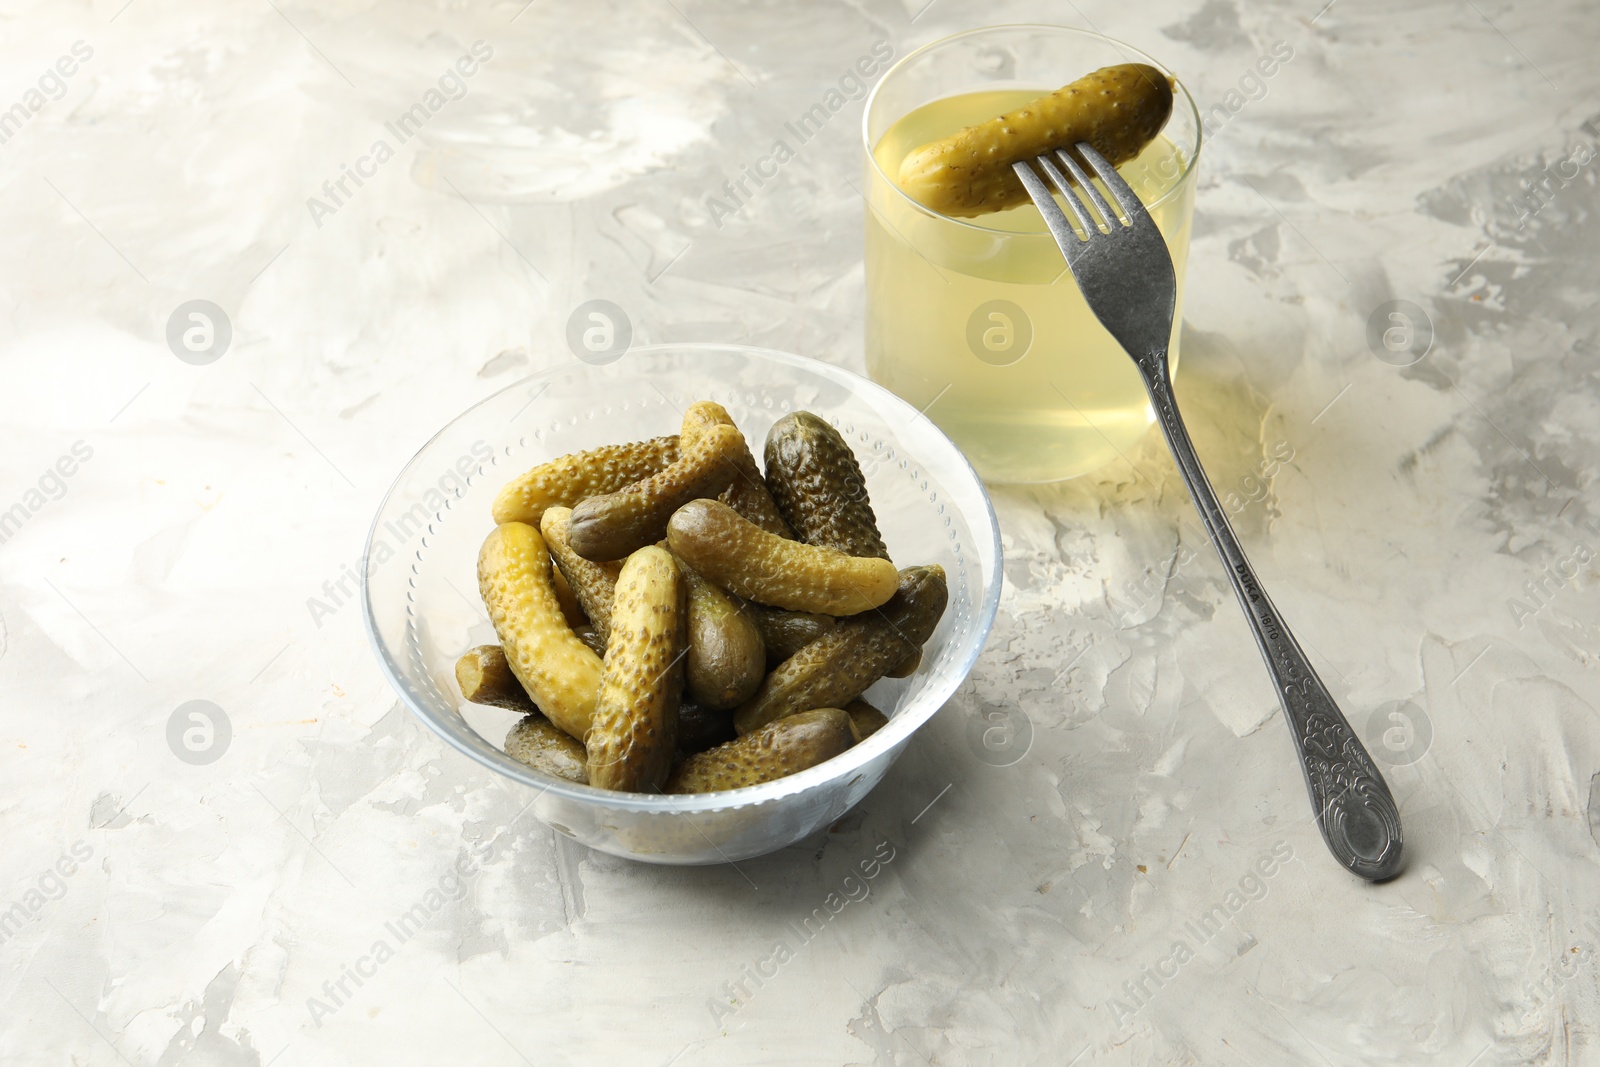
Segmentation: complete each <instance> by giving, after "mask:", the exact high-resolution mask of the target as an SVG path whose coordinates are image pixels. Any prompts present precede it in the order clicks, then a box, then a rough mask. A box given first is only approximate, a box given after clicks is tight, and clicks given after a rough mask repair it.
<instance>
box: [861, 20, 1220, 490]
mask: <svg viewBox="0 0 1600 1067" xmlns="http://www.w3.org/2000/svg"><path fill="white" fill-rule="evenodd" d="M1121 63H1148V64H1150V65H1151V66H1153V67H1155V68H1157V69H1158V70H1161V71H1163V72H1167V68H1166V67H1164V66H1162V64H1160V63H1159V62H1157V61H1156V60H1155V59H1153V58H1151V57H1150V56H1147V55H1145V54H1144V53H1143V52H1141V51H1139V50H1138V49H1136V48H1133V47H1130V46H1129V45H1126V44H1123V43H1121V42H1120V41H1116V40H1113V39H1111V38H1110V37H1104V36H1101V35H1100V34H1097V33H1089V32H1087V31H1084V30H1075V29H1069V28H1067V27H1062V26H992V27H987V28H984V29H977V30H970V31H968V32H966V33H960V34H956V35H955V36H953V37H946V38H944V39H943V40H940V41H935V42H934V43H932V44H930V45H926V46H925V47H923V48H920V49H918V50H917V51H915V52H912V53H911V54H910V55H908V56H906V57H905V58H904V59H902V60H900V62H898V63H896V64H895V65H894V66H893V67H891V68H890V69H889V70H888V71H887V72H886V73H885V74H884V76H883V78H882V80H881V81H879V83H878V85H877V87H876V88H875V89H874V90H873V91H872V95H871V96H870V97H869V98H868V99H867V104H866V113H865V116H864V118H863V121H862V137H863V148H864V151H865V155H866V182H867V186H866V200H867V210H866V213H865V214H866V286H867V308H866V325H867V330H866V358H867V373H868V374H869V375H871V377H872V378H873V379H874V380H876V381H877V382H879V383H881V384H882V385H884V386H886V387H888V388H889V389H890V390H891V391H893V392H895V393H897V394H899V395H900V396H901V397H904V398H905V399H906V400H908V401H910V402H911V403H912V404H913V405H914V406H916V407H917V408H919V409H923V410H924V413H925V414H926V415H927V416H928V418H930V419H932V420H933V421H934V422H935V423H936V424H937V425H938V426H939V427H940V428H941V429H943V430H944V431H945V433H947V434H949V435H950V437H951V439H953V440H954V441H955V442H956V444H957V445H959V446H960V447H961V449H962V450H963V451H964V452H966V454H967V456H968V458H969V459H971V460H972V463H973V466H974V467H976V468H977V470H978V473H979V474H981V475H982V476H983V478H984V479H985V480H986V481H989V482H995V483H1030V482H1054V481H1060V480H1062V479H1065V478H1072V477H1076V476H1077V475H1080V474H1084V473H1086V472H1088V471H1092V470H1094V469H1095V468H1097V467H1100V466H1102V465H1103V464H1105V463H1108V462H1110V461H1112V460H1115V459H1117V458H1118V457H1119V456H1126V455H1127V453H1128V450H1129V449H1130V447H1131V446H1133V445H1134V444H1135V442H1137V440H1138V439H1139V437H1140V436H1142V435H1143V434H1144V432H1145V431H1146V430H1147V429H1148V428H1149V427H1150V424H1151V423H1152V422H1154V421H1155V415H1154V413H1153V412H1152V411H1151V408H1150V403H1149V399H1148V398H1147V397H1146V395H1145V391H1144V386H1143V384H1142V383H1141V382H1140V380H1139V375H1138V372H1137V371H1136V370H1135V368H1134V365H1133V361H1132V360H1131V359H1129V358H1128V356H1127V354H1126V353H1124V352H1123V350H1122V348H1121V346H1119V345H1118V344H1117V343H1116V342H1115V341H1114V340H1112V339H1111V336H1110V335H1109V334H1108V333H1106V331H1105V328H1104V327H1102V326H1101V325H1100V323H1099V321H1098V320H1097V319H1096V318H1095V317H1094V313H1093V312H1091V311H1090V310H1089V308H1088V306H1087V305H1086V304H1085V303H1084V300H1083V296H1082V294H1081V293H1080V292H1079V291H1078V286H1077V283H1076V282H1075V281H1074V280H1073V277H1072V274H1071V272H1070V271H1068V270H1067V266H1066V262H1065V261H1064V260H1063V259H1062V257H1061V250H1060V249H1059V248H1058V247H1057V246H1056V243H1055V240H1054V239H1053V238H1052V237H1051V236H1050V232H1049V230H1048V229H1047V228H1046V227H1045V224H1044V219H1043V218H1042V217H1041V216H1040V214H1039V210H1038V209H1037V208H1036V207H1034V206H1033V205H1032V204H1031V203H1028V204H1023V205H1021V206H1019V207H1014V208H1011V209H1009V210H1006V211H1001V212H996V213H994V214H989V215H980V216H977V217H976V218H968V219H960V218H952V217H950V216H948V215H942V214H939V213H937V212H934V211H930V210H929V209H927V208H925V207H923V206H922V205H921V204H919V203H917V202H916V201H915V200H913V199H911V198H910V197H909V196H907V195H906V194H905V193H904V192H903V191H902V190H901V189H900V187H899V186H898V185H897V184H896V183H895V176H896V175H897V174H898V173H899V170H900V162H901V160H903V159H904V158H905V157H906V156H907V155H909V154H910V153H911V152H913V151H914V150H916V149H918V148H920V147H921V146H923V145H924V144H927V143H928V142H930V141H935V140H939V139H941V138H944V137H948V136H950V135H951V134H953V133H955V132H957V131H958V130H960V129H962V128H963V127H966V126H972V125H976V124H978V123H982V122H985V121H987V120H989V119H992V118H994V117H996V116H998V115H1001V114H1004V113H1005V112H1007V111H1009V110H1011V109H1013V108H1015V107H1017V106H1018V105H1021V104H1024V103H1027V102H1028V101H1030V100H1033V99H1035V98H1037V97H1040V96H1043V95H1045V94H1046V93H1050V92H1053V91H1055V90H1056V89H1059V88H1060V87H1061V86H1063V85H1066V84H1068V83H1069V82H1073V81H1076V80H1077V79H1078V78H1081V77H1082V76H1084V75H1085V74H1088V73H1090V72H1092V71H1095V70H1098V69H1099V68H1101V67H1107V66H1114V65H1117V64H1121ZM1168 73H1170V72H1168ZM1175 86H1176V87H1175V90H1174V93H1173V108H1172V117H1171V118H1170V119H1168V120H1167V124H1166V126H1165V127H1164V128H1163V129H1162V131H1161V133H1160V134H1159V135H1158V136H1157V137H1156V139H1155V140H1154V141H1152V142H1151V143H1150V144H1149V145H1148V146H1146V148H1145V149H1144V151H1143V152H1142V153H1141V154H1140V155H1139V156H1138V157H1137V158H1136V159H1133V160H1130V161H1129V162H1127V163H1124V164H1123V165H1122V166H1121V167H1119V168H1118V171H1119V172H1120V173H1121V174H1122V176H1123V177H1124V178H1125V179H1126V180H1127V182H1128V184H1129V185H1130V186H1132V187H1133V190H1134V192H1135V193H1137V194H1138V196H1139V199H1140V200H1142V201H1143V202H1144V204H1145V206H1146V207H1147V208H1149V210H1150V215H1151V217H1152V218H1154V220H1155V223H1156V225H1157V226H1158V227H1159V228H1160V229H1161V233H1162V234H1163V236H1165V237H1166V240H1167V247H1168V248H1169V249H1170V250H1171V252H1172V264H1173V267H1174V269H1175V270H1176V272H1177V276H1178V304H1177V315H1176V316H1174V320H1173V325H1172V347H1171V352H1170V358H1171V366H1172V368H1173V370H1174V371H1176V369H1177V366H1178V334H1179V329H1180V324H1181V322H1182V312H1183V290H1184V284H1183V283H1184V268H1185V265H1186V264H1187V262H1188V257H1189V234H1190V229H1191V224H1192V221H1193V217H1194V188H1195V163H1196V161H1197V159H1198V158H1199V152H1200V135H1201V124H1200V115H1199V112H1198V111H1197V109H1196V108H1195V104H1194V100H1193V98H1192V97H1190V95H1189V91H1188V90H1187V89H1185V88H1184V87H1183V85H1182V83H1181V82H1175Z"/></svg>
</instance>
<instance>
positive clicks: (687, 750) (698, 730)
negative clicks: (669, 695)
mask: <svg viewBox="0 0 1600 1067" xmlns="http://www.w3.org/2000/svg"><path fill="white" fill-rule="evenodd" d="M738 736H739V735H738V734H736V733H734V732H733V713H732V712H727V711H712V710H711V709H710V708H703V707H701V706H700V705H699V704H694V703H689V702H684V703H681V704H679V705H678V760H680V761H681V760H684V759H687V758H688V757H690V756H692V755H694V754H695V753H696V752H704V751H705V750H706V749H708V748H711V747H713V746H715V745H720V744H722V743H723V742H724V741H732V740H733V739H734V738H735V737H738Z"/></svg>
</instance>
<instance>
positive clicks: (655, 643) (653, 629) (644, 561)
mask: <svg viewBox="0 0 1600 1067" xmlns="http://www.w3.org/2000/svg"><path fill="white" fill-rule="evenodd" d="M684 608H685V585H684V580H683V574H682V572H681V571H680V570H679V569H678V561H677V560H675V559H673V558H672V553H670V552H668V551H666V550H665V549H663V548H659V547H657V546H655V545H647V546H646V547H644V548H641V549H639V550H638V551H637V552H635V553H634V554H633V555H631V556H629V557H628V560H627V562H626V563H624V564H623V565H622V573H621V574H620V575H619V576H618V577H617V592H616V600H615V602H614V603H613V605H612V609H611V639H610V640H609V641H608V642H607V643H606V658H605V670H604V673H603V674H602V676H601V682H600V694H599V699H598V701H597V702H596V706H595V713H594V717H593V726H592V727H591V729H590V730H589V733H588V735H587V736H586V737H585V738H584V747H585V748H586V749H587V750H588V764H587V766H588V771H589V784H590V785H593V786H598V787H600V788H602V789H618V790H626V791H629V792H635V793H654V792H658V791H659V790H660V789H661V786H662V784H663V783H664V782H665V781H666V778H667V773H668V772H669V771H670V770H671V769H672V761H673V757H674V756H675V754H676V752H677V741H678V700H679V695H680V693H681V692H682V686H683V662H682V660H683V653H684V647H685V635H684V616H685V610H684Z"/></svg>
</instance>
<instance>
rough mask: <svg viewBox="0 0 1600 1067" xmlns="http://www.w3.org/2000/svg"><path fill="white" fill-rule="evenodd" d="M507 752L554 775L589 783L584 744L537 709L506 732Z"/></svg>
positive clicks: (585, 783)
mask: <svg viewBox="0 0 1600 1067" xmlns="http://www.w3.org/2000/svg"><path fill="white" fill-rule="evenodd" d="M506 755H508V756H510V757H511V758H512V759H514V760H517V761H518V762H520V763H526V764H527V765H528V766H530V767H532V768H533V769H534V770H536V771H543V772H544V773H545V774H548V775H551V776H553V777H556V778H564V779H566V780H567V781H569V782H577V783H578V784H579V785H588V784H589V770H588V768H587V766H586V765H585V761H586V759H587V757H586V756H585V755H584V751H583V745H581V744H579V743H578V741H577V740H576V739H575V738H573V737H572V736H571V735H570V734H568V733H567V732H566V731H565V730H562V729H559V728H558V727H557V726H556V725H555V724H554V723H552V722H551V721H550V720H549V719H547V718H545V717H544V716H543V715H540V714H538V713H537V712H535V713H534V714H531V715H527V716H524V717H523V718H522V719H521V720H520V721H518V722H517V724H516V725H515V726H513V727H512V728H511V732H510V733H508V734H506Z"/></svg>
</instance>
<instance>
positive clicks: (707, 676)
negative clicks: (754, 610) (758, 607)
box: [683, 566, 767, 711]
mask: <svg viewBox="0 0 1600 1067" xmlns="http://www.w3.org/2000/svg"><path fill="white" fill-rule="evenodd" d="M683 577H684V579H685V580H686V581H687V582H688V585H689V655H688V657H687V658H686V659H685V661H684V667H685V672H684V685H685V688H686V689H687V691H688V694H689V699H691V700H693V701H694V702H695V703H696V704H699V705H701V706H702V707H704V708H706V709H708V710H710V711H732V710H733V709H734V708H736V707H738V706H739V705H740V704H743V703H744V702H745V701H746V700H748V699H750V696H751V694H753V693H754V692H755V691H756V687H757V686H759V685H760V684H761V679H762V678H763V677H765V675H766V673H767V646H766V644H765V643H764V642H763V641H762V640H761V631H760V630H758V629H757V628H756V624H755V620H754V619H753V618H751V613H750V612H749V611H748V610H746V609H745V608H744V606H743V605H741V604H739V603H738V602H736V601H735V600H734V599H733V598H732V597H731V596H729V595H728V594H727V593H724V592H723V591H722V590H721V589H719V588H718V587H717V586H715V585H713V584H712V583H710V582H708V581H706V580H705V579H704V578H702V577H701V576H700V575H699V574H698V573H697V572H696V571H695V570H694V569H693V568H692V567H688V566H685V567H684V568H683Z"/></svg>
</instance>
